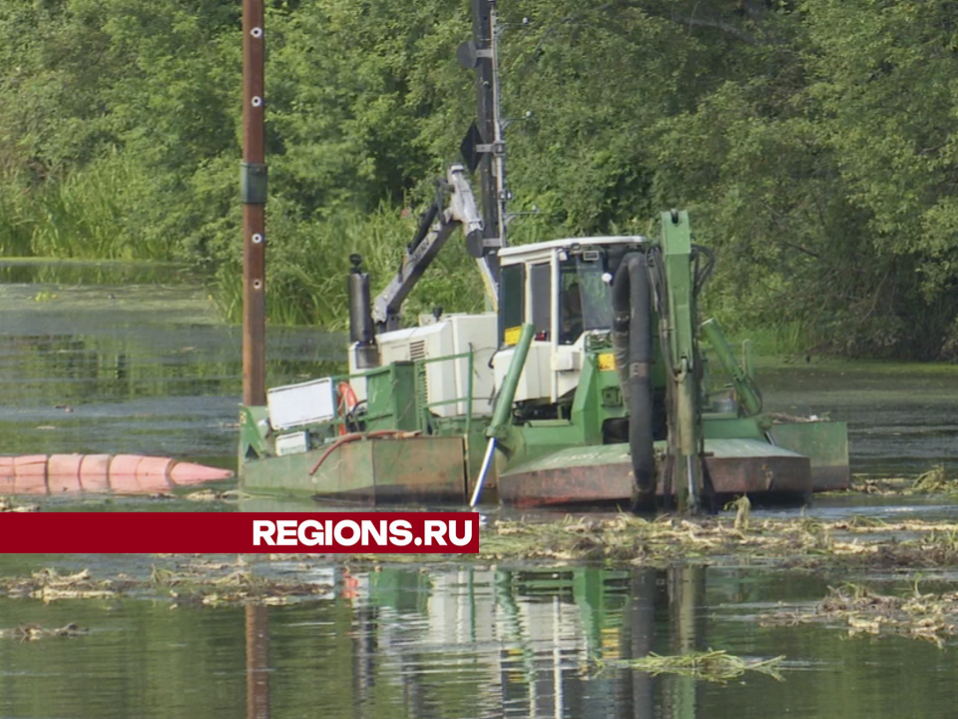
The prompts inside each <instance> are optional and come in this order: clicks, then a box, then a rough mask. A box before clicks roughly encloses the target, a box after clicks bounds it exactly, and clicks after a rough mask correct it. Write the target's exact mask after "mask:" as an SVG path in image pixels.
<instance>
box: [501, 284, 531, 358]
mask: <svg viewBox="0 0 958 719" xmlns="http://www.w3.org/2000/svg"><path fill="white" fill-rule="evenodd" d="M524 270H525V268H524V267H523V266H522V265H509V266H507V267H503V268H502V271H501V272H500V274H499V345H500V346H503V345H514V344H516V343H517V342H518V341H519V332H520V331H521V328H522V323H523V322H524V320H525V311H524V310H525V308H524V305H525V301H524V300H525V285H526V283H525V272H524Z"/></svg>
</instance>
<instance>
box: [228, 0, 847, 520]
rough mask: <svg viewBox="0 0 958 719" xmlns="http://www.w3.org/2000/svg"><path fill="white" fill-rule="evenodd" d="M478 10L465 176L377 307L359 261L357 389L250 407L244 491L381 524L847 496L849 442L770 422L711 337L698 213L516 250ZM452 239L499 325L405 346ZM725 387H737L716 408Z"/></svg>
mask: <svg viewBox="0 0 958 719" xmlns="http://www.w3.org/2000/svg"><path fill="white" fill-rule="evenodd" d="M474 12H475V21H474V38H473V40H472V41H471V42H469V43H465V44H464V45H463V46H462V47H461V48H460V51H459V58H460V60H461V61H462V63H463V64H464V65H466V66H467V67H471V68H473V69H475V70H477V72H478V73H479V81H478V87H479V94H480V102H479V108H480V115H479V119H478V120H477V122H476V123H475V124H474V125H473V126H472V127H471V128H470V131H469V133H467V136H466V139H465V140H464V142H463V156H464V160H465V164H463V165H454V166H452V167H451V168H450V169H449V171H448V173H447V175H446V177H445V178H443V180H442V181H441V183H440V185H441V190H442V191H441V192H440V193H438V195H437V198H436V200H435V201H434V203H433V204H432V205H431V206H430V207H429V209H428V210H427V212H426V213H425V214H424V215H423V218H422V221H421V223H420V226H419V228H418V231H417V232H416V234H415V236H414V237H413V240H412V242H410V244H409V245H408V247H407V248H406V250H405V253H404V255H403V257H402V258H401V263H400V269H399V271H398V272H397V274H396V276H395V277H393V278H392V279H391V281H390V282H389V283H388V285H387V286H386V288H385V289H384V290H383V291H382V292H381V293H380V294H379V295H377V296H376V297H375V298H372V293H371V290H370V277H369V275H368V273H366V272H365V271H364V270H363V267H362V258H361V257H359V256H356V255H353V256H352V257H351V263H352V265H353V269H352V271H351V273H350V275H349V277H348V283H349V292H350V344H349V347H348V356H349V371H348V373H345V374H343V375H341V376H331V377H323V378H318V379H315V380H312V381H309V382H303V383H297V384H293V385H287V386H282V387H274V388H271V389H269V390H268V391H267V392H266V393H265V394H266V400H265V402H262V401H260V402H253V401H248V400H247V401H246V402H245V404H244V406H243V407H242V409H241V417H240V427H241V441H240V457H239V469H240V481H241V487H242V488H243V489H244V490H245V491H246V492H248V493H251V494H267V495H274V496H275V495H288V496H298V497H313V498H316V499H320V500H352V501H358V502H362V503H372V504H378V503H385V502H394V503H401V504H431V505H432V504H449V503H452V504H460V505H461V504H465V503H468V504H470V505H473V506H474V505H476V504H479V503H490V502H501V503H502V504H506V505H514V506H519V507H533V506H553V505H579V506H593V505H606V506H608V505H610V504H612V505H618V506H620V507H623V508H624V507H630V508H633V509H647V508H652V507H654V506H656V505H657V504H659V503H669V502H672V501H674V502H675V503H676V505H677V506H678V507H679V508H680V509H683V510H684V509H692V510H694V509H696V508H702V507H707V506H709V505H710V504H711V503H714V502H716V501H720V500H721V498H722V497H726V496H735V495H741V494H748V495H751V496H759V497H761V496H765V497H783V496H784V497H790V498H794V497H799V498H802V497H806V496H807V495H809V494H810V493H811V492H812V491H815V490H821V489H836V488H842V487H846V486H847V485H848V482H849V469H848V446H847V432H846V428H845V425H844V424H843V423H841V422H823V421H816V422H806V421H785V422H783V421H779V420H776V419H773V418H772V417H771V416H769V415H766V414H763V413H762V402H761V393H760V392H759V390H758V387H757V386H756V383H755V381H754V378H753V376H752V373H751V371H750V369H749V367H748V366H747V363H746V366H743V364H742V363H740V362H739V360H738V358H737V357H736V355H735V353H734V352H733V350H732V349H731V348H730V346H729V345H728V343H727V342H726V340H725V338H724V336H723V334H722V332H721V330H720V328H719V327H718V325H717V323H716V322H715V321H714V320H708V321H705V322H702V321H701V319H700V317H699V311H698V304H699V302H698V301H699V298H700V295H701V292H702V291H703V288H704V287H705V286H706V284H707V280H708V279H709V277H710V275H711V273H712V268H713V265H714V260H715V258H714V255H713V253H712V252H711V251H709V250H708V249H707V248H704V247H700V246H698V245H696V244H695V243H694V242H693V234H692V229H691V225H690V222H689V217H688V214H687V213H686V212H684V211H678V210H669V211H665V212H663V213H662V214H661V217H660V223H659V225H660V230H659V233H658V235H657V236H656V237H644V236H639V235H631V236H614V237H576V238H566V239H557V240H553V241H548V242H539V243H535V244H528V245H521V246H514V247H510V246H508V244H507V242H506V212H505V203H506V201H507V199H508V198H509V196H510V193H509V192H508V191H507V189H506V188H505V143H504V141H503V139H502V123H501V121H500V119H499V116H498V73H497V69H496V51H495V50H496V48H495V41H496V32H495V31H494V29H493V28H494V27H495V3H494V2H491V0H474ZM484 93H485V94H486V95H485V96H484ZM476 171H478V174H479V180H480V186H481V198H482V203H481V205H480V204H479V203H478V202H477V201H476V199H475V197H474V194H473V191H472V189H471V186H470V183H469V180H468V176H469V173H470V172H476ZM254 199H256V198H254ZM263 202H265V194H264V195H263ZM460 230H461V232H462V235H463V237H464V241H465V243H466V246H467V248H468V250H469V252H470V254H471V255H472V256H473V257H474V258H475V259H476V262H477V266H478V270H479V272H480V273H481V276H482V279H483V284H484V286H485V288H486V294H487V305H488V307H489V308H490V311H488V312H485V313H482V314H442V313H441V312H435V313H433V314H430V315H425V316H423V317H420V318H419V322H418V324H417V325H415V326H412V327H402V326H401V318H402V305H403V301H404V300H405V299H406V297H407V296H408V295H409V293H410V292H411V291H412V290H413V287H414V286H415V284H416V282H417V281H418V279H419V278H420V277H421V276H422V275H423V273H425V272H426V271H428V267H429V265H430V263H431V262H432V260H433V259H434V258H435V257H436V255H437V254H438V253H439V252H440V251H441V249H442V247H443V246H444V245H445V244H446V243H447V242H448V241H449V240H450V238H451V237H452V236H453V235H454V234H455V233H457V232H459V231H460ZM706 346H707V347H708V348H709V349H710V350H711V353H710V357H711V358H712V367H711V370H712V371H711V372H710V371H709V366H708V365H709V363H708V362H707V361H706V353H705V351H704V349H705V347H706ZM716 362H717V364H718V367H717V366H716V364H715V363H716ZM719 367H720V368H721V369H722V371H723V374H724V376H725V384H724V385H723V386H722V387H720V388H718V389H717V390H712V389H710V388H709V380H708V377H709V375H710V374H711V375H713V376H714V375H717V374H718V372H717V370H718V369H719Z"/></svg>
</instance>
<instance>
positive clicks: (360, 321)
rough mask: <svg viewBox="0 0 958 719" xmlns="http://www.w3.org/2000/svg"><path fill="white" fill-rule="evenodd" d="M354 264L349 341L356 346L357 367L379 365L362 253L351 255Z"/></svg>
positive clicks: (350, 282)
mask: <svg viewBox="0 0 958 719" xmlns="http://www.w3.org/2000/svg"><path fill="white" fill-rule="evenodd" d="M349 261H350V262H351V263H352V264H353V268H352V270H350V272H349V282H348V289H349V341H350V344H354V345H355V346H356V367H357V369H370V368H372V367H378V366H379V346H378V345H377V344H376V331H375V328H374V327H373V311H372V302H371V300H370V297H369V273H368V272H363V271H362V270H361V269H360V267H359V266H360V265H361V264H362V263H363V258H362V257H361V256H360V255H350V256H349Z"/></svg>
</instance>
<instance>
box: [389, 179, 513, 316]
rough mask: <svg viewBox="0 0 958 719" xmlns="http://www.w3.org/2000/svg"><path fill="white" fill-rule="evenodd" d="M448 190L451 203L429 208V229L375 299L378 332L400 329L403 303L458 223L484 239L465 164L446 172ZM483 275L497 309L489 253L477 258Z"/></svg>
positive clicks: (472, 237) (470, 238)
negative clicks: (442, 206)
mask: <svg viewBox="0 0 958 719" xmlns="http://www.w3.org/2000/svg"><path fill="white" fill-rule="evenodd" d="M446 183H447V190H448V191H449V193H450V198H449V203H448V206H447V207H446V208H445V209H443V208H441V207H439V203H440V200H439V199H437V200H436V202H435V204H433V206H432V207H431V208H430V211H429V213H428V214H427V216H426V219H425V220H424V225H428V226H429V229H428V232H427V231H425V228H420V232H418V233H417V236H416V239H414V240H413V241H412V242H411V243H410V244H409V246H408V247H407V248H406V253H405V254H404V255H403V258H402V263H401V264H400V266H399V272H397V273H396V276H395V277H393V279H392V280H391V281H390V282H389V284H388V285H387V286H386V289H384V290H383V291H382V292H381V293H379V295H378V296H377V297H376V299H375V301H374V302H373V308H372V317H373V322H375V323H376V332H377V333H380V332H388V331H391V330H395V329H399V313H400V310H401V309H402V303H403V301H404V300H405V299H406V297H407V296H408V295H409V293H410V292H411V291H412V288H413V287H414V286H415V285H416V282H418V281H419V278H420V277H422V274H423V273H424V272H425V271H426V268H428V267H429V265H430V263H431V262H432V261H433V259H434V258H435V257H436V255H437V254H439V251H440V250H441V249H442V246H443V245H444V244H446V240H448V239H449V236H450V235H451V234H452V233H453V231H454V230H455V229H456V227H458V226H459V225H462V228H463V232H464V234H465V235H466V240H467V242H468V243H480V244H481V243H482V242H483V239H482V215H481V214H480V213H479V208H478V207H477V205H476V198H475V196H474V195H473V193H472V188H471V187H470V186H469V181H468V180H467V179H466V169H465V167H463V166H462V165H453V166H452V167H450V168H449V172H448V174H447V176H446ZM476 262H477V263H478V265H479V272H480V274H481V275H482V280H483V284H484V285H485V288H486V294H487V295H488V297H489V298H490V300H491V301H492V306H493V308H494V309H498V297H499V292H498V281H497V278H496V274H495V272H494V271H493V269H492V267H491V265H490V263H489V261H488V254H486V253H483V255H482V256H481V257H478V258H476Z"/></svg>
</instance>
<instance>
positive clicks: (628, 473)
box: [241, 422, 850, 507]
mask: <svg viewBox="0 0 958 719" xmlns="http://www.w3.org/2000/svg"><path fill="white" fill-rule="evenodd" d="M706 426H708V424H706ZM479 429H480V430H481V428H479ZM531 431H533V430H530V432H531ZM539 432H540V433H542V434H543V435H545V434H546V432H545V431H543V430H539ZM718 433H722V432H721V431H719V432H718ZM769 437H770V438H771V439H772V440H773V441H774V442H775V444H772V443H770V442H768V441H764V440H762V439H758V438H756V437H713V438H707V439H706V440H705V442H704V452H705V455H704V463H705V468H706V471H707V474H708V479H709V481H710V483H711V487H712V490H713V491H714V492H715V493H717V494H721V495H738V494H746V493H747V494H749V495H764V496H767V497H774V496H778V495H781V496H789V497H794V496H804V495H807V494H809V493H811V492H813V491H822V490H830V489H843V488H847V487H848V486H849V483H850V474H849V467H848V442H847V432H846V427H845V425H844V423H842V422H809V423H796V424H779V425H774V426H773V427H772V429H771V430H769ZM471 438H472V442H471V443H470V442H468V441H467V438H466V437H465V436H464V435H458V436H414V437H398V438H393V437H373V438H364V437H355V438H352V437H350V438H349V440H352V441H342V440H340V441H339V442H336V443H335V446H333V444H330V445H324V446H320V447H318V448H316V449H312V450H309V451H307V452H302V453H299V454H291V455H286V456H282V457H265V458H257V459H247V460H245V461H243V462H242V463H241V484H242V488H243V489H244V490H245V491H246V492H249V493H251V494H267V495H273V496H299V497H312V498H316V499H321V500H341V501H352V502H359V503H365V504H379V503H404V504H455V505H461V504H464V503H465V502H466V501H467V499H468V496H469V494H470V493H471V490H472V485H473V483H474V481H475V478H476V476H477V474H478V468H479V463H480V461H481V456H482V449H483V447H484V445H483V443H482V441H481V433H480V432H478V431H477V432H474V433H473V434H472V435H471ZM529 439H530V442H528V443H527V448H529V449H528V451H526V452H525V453H523V454H522V455H521V456H519V455H517V456H515V457H513V458H511V459H510V460H508V461H504V458H500V461H499V465H498V467H497V468H496V471H494V472H493V473H492V476H490V477H489V479H488V480H487V485H486V488H487V491H486V494H485V495H484V500H485V501H486V502H491V501H494V498H495V497H496V496H498V499H499V501H501V502H502V504H506V505H513V506H521V507H535V506H549V505H575V504H581V505H588V504H597V503H612V504H621V505H623V506H626V505H627V504H628V503H629V502H630V500H631V496H632V467H631V458H630V456H629V449H628V445H627V444H605V445H596V446H571V447H569V446H565V447H563V446H550V445H548V444H543V443H542V441H543V440H544V439H547V437H545V436H543V437H530V438H529ZM537 440H538V441H537ZM470 444H471V445H472V446H471V447H470V446H469V445H470ZM656 451H657V455H658V461H659V464H660V465H663V464H664V463H665V461H666V458H665V443H664V442H661V443H658V444H657V446H656ZM317 465H318V467H317ZM314 467H315V468H316V469H315V471H313V469H314ZM666 491H667V490H666V488H665V487H663V486H662V482H661V480H660V481H659V486H658V493H659V494H660V495H661V494H665V493H666ZM668 491H671V492H674V488H669V490H668Z"/></svg>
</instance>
